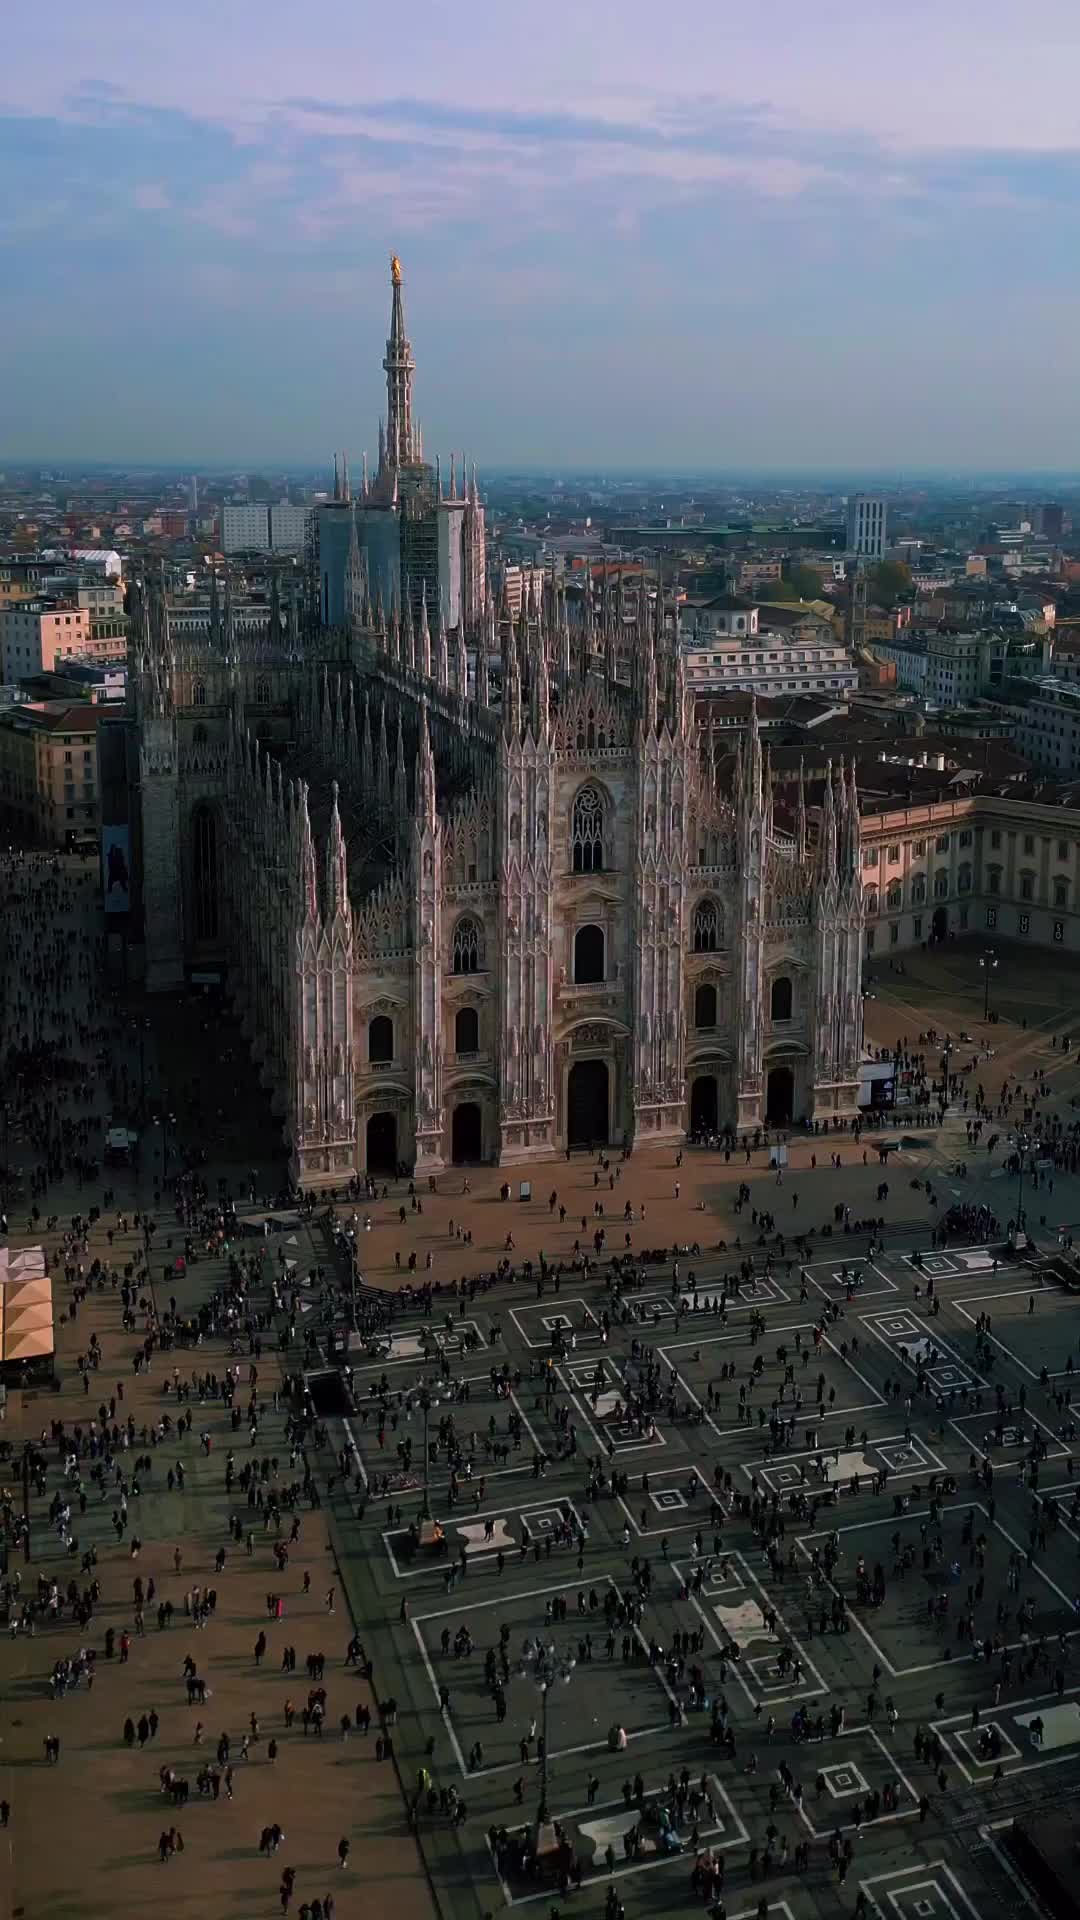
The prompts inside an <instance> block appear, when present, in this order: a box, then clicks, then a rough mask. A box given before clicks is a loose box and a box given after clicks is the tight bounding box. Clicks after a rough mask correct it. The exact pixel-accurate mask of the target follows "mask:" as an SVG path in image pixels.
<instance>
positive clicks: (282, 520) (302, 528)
mask: <svg viewBox="0 0 1080 1920" xmlns="http://www.w3.org/2000/svg"><path fill="white" fill-rule="evenodd" d="M269 516H270V551H271V553H303V551H304V546H305V544H306V541H307V532H308V525H309V523H310V519H311V509H310V508H309V507H299V506H294V505H293V504H292V503H291V501H288V500H279V501H277V502H276V504H274V505H272V506H271V507H270V510H269Z"/></svg>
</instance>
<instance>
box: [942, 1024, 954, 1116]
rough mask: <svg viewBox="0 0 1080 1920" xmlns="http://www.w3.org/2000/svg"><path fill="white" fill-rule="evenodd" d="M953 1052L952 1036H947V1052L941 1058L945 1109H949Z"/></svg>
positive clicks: (943, 1104)
mask: <svg viewBox="0 0 1080 1920" xmlns="http://www.w3.org/2000/svg"><path fill="white" fill-rule="evenodd" d="M952 1050H953V1040H952V1035H951V1034H946V1036H945V1051H944V1053H943V1054H942V1056H941V1073H942V1084H941V1099H942V1106H943V1107H947V1106H948V1104H949V1060H950V1057H951V1055H952Z"/></svg>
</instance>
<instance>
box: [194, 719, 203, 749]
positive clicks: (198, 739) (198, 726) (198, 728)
mask: <svg viewBox="0 0 1080 1920" xmlns="http://www.w3.org/2000/svg"><path fill="white" fill-rule="evenodd" d="M191 744H192V746H193V747H205V745H206V728H205V727H204V726H203V723H202V721H201V720H198V721H196V723H195V725H194V726H193V727H192V729H191Z"/></svg>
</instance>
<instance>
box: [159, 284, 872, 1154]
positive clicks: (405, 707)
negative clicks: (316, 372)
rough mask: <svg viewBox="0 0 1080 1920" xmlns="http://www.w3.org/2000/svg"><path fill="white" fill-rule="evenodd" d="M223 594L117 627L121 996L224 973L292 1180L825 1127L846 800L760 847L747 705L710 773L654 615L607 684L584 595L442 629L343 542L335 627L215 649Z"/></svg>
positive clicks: (287, 630) (756, 756) (604, 624)
mask: <svg viewBox="0 0 1080 1920" xmlns="http://www.w3.org/2000/svg"><path fill="white" fill-rule="evenodd" d="M394 296H395V310H398V309H399V307H400V275H399V273H396V275H395V287H394ZM388 357H391V356H389V355H388ZM411 377H412V368H411V356H410V358H409V364H408V365H407V367H406V368H404V369H403V368H402V366H401V361H400V357H398V358H397V359H396V360H395V362H394V366H393V369H392V371H391V370H390V369H388V417H387V421H386V424H385V427H384V429H383V433H382V449H383V458H382V461H381V463H380V471H381V473H382V475H383V484H384V485H385V484H387V479H388V467H387V463H392V462H393V460H394V459H395V458H400V457H401V456H402V455H403V454H407V455H408V458H409V459H410V460H411V461H412V462H413V463H414V465H415V464H416V459H417V442H416V439H415V430H414V429H413V428H412V426H411V420H412V413H411ZM406 400H407V404H408V414H407V419H408V422H409V433H408V435H406V434H405V432H404V428H403V424H402V418H401V408H402V407H403V406H404V405H405V403H406ZM413 480H414V481H415V474H414V475H413ZM390 484H391V485H392V476H390ZM227 598H228V596H227V595H226V604H225V607H224V611H222V609H221V608H219V607H217V606H216V604H215V608H214V610H213V612H212V616H211V622H210V626H209V628H208V631H207V633H206V634H205V636H200V637H198V638H197V639H196V640H194V641H190V640H189V642H188V643H187V644H186V645H185V646H183V647H182V648H178V647H177V646H176V645H175V644H174V642H173V640H172V636H171V629H170V619H169V609H168V606H167V604H166V602H165V600H164V597H163V596H162V595H161V593H160V592H156V591H154V590H153V589H152V588H149V587H148V588H147V589H146V590H145V591H144V593H143V597H142V602H141V605H140V606H139V607H137V609H136V617H135V620H134V622H133V626H134V630H135V638H134V641H133V646H134V647H135V649H136V657H135V658H134V659H133V669H136V670H134V671H133V673H132V675H131V679H132V685H133V727H134V736H135V740H136V743H137V756H138V788H139V807H138V831H137V836H136V859H137V866H138V869H139V872H140V874H141V885H142V904H143V919H144V927H145V944H146V978H147V985H148V987H150V988H151V989H159V990H168V989H172V988H176V987H178V986H180V985H181V984H182V983H183V981H184V979H185V977H188V976H190V974H191V972H192V971H199V970H204V969H206V968H208V967H211V966H213V967H217V968H220V969H221V970H222V971H223V972H224V975H225V978H226V981H227V985H228V989H229V991H230V993H231V994H232V995H233V997H234V999H235V1001H236V1003H237V1005H238V1007H239V1008H240V1010H241V1013H242V1016H243V1021H244V1026H245V1031H246V1033H247V1035H248V1037H249V1040H250V1044H251V1046H252V1048H253V1050H254V1053H255V1056H256V1058H257V1060H258V1062H259V1064H260V1068H261V1072H262V1075H263V1078H264V1080H265V1083H266V1085H267V1087H268V1088H269V1089H270V1092H271V1095H272V1098H273V1101H274V1104H275V1108H276V1110H277V1111H278V1112H279V1114H280V1116H281V1120H282V1125H283V1129H284V1133H285V1137H286V1140H287V1142H288V1146H289V1151H290V1156H291V1166H292V1171H293V1174H294V1177H295V1179H296V1181H297V1182H298V1184H299V1185H301V1186H303V1187H307V1188H318V1187H320V1186H330V1185H342V1184H344V1183H345V1181H346V1180H347V1179H348V1178H349V1177H350V1176H351V1175H353V1174H355V1173H359V1174H363V1173H365V1172H370V1173H372V1174H382V1173H385V1172H388V1171H391V1170H393V1169H394V1168H396V1167H398V1166H401V1165H406V1166H409V1167H410V1168H413V1169H415V1170H416V1171H417V1172H418V1173H425V1172H432V1171H436V1170H438V1169H440V1168H442V1167H444V1166H446V1165H448V1164H450V1163H454V1162H457V1163H469V1162H474V1161H481V1160H484V1161H494V1162H498V1163H499V1164H500V1165H504V1166H514V1165H518V1166H527V1165H528V1164H529V1163H530V1162H533V1161H538V1160H544V1159H548V1158H550V1157H552V1156H553V1155H555V1154H557V1153H560V1152H562V1151H564V1150H565V1149H566V1148H573V1147H589V1146H597V1145H600V1144H601V1143H609V1144H611V1145H612V1146H616V1147H618V1146H623V1145H626V1146H630V1145H633V1146H635V1147H642V1146H649V1145H658V1144H661V1143H664V1142H670V1143H674V1142H678V1141H681V1140H683V1139H684V1138H685V1137H686V1136H687V1135H688V1134H690V1135H698V1136H701V1135H709V1134H716V1133H724V1132H730V1133H731V1134H733V1135H734V1134H746V1133H748V1132H753V1131H754V1130H755V1129H757V1128H759V1127H762V1126H765V1125H767V1124H771V1125H783V1124H787V1123H791V1122H794V1123H798V1122H799V1121H801V1120H804V1119H812V1118H814V1119H823V1118H824V1119H829V1120H831V1119H833V1118H835V1117H838V1116H849V1115H851V1114H852V1113H853V1112H854V1111H855V1106H856V1097H857V1087H858V1070H859V1060H860V1054H861V1038H862V1024H861V1022H862V1000H861V992H860V984H861V982H860V956H861V951H862V912H863V908H862V886H861V876H860V846H859V808H858V799H857V794H856V792H855V787H854V782H853V780H852V779H850V778H848V777H845V775H844V773H843V771H842V770H841V771H840V772H839V774H838V776H837V777H836V778H830V779H828V780H827V781H826V782H825V783H824V786H823V787H821V788H819V789H818V791H817V792H816V793H815V794H814V795H812V796H809V797H808V796H806V795H804V793H803V791H802V788H801V786H800V789H799V793H798V798H797V802H796V804H795V806H794V807H793V808H792V810H791V813H790V816H789V818H788V819H787V822H786V825H784V826H781V824H780V823H779V822H778V820H777V819H776V818H774V808H773V799H772V788H771V782H770V779H769V774H768V767H767V762H766V756H765V754H764V751H763V748H762V744H761V740H760V737H759V733H758V727H757V723H756V718H752V719H751V722H750V725H749V726H748V728H747V730H746V732H745V734H744V736H743V738H742V741H741V744H740V747H739V751H738V753H737V754H736V755H735V756H734V760H733V762H732V763H731V764H727V763H725V764H722V765H720V764H717V762H716V760H715V759H714V749H713V747H712V746H711V745H710V744H709V742H708V740H707V739H706V738H705V737H704V736H703V735H701V734H700V732H699V729H698V728H697V727H696V725H695V722H694V718H693V706H692V702H691V700H690V698H689V696H688V693H687V689H686V685H685V680H684V672H683V662H682V654H681V651H680V647H679V642H678V632H677V621H676V620H675V619H674V617H671V618H668V617H667V616H666V613H665V608H664V603H663V596H662V594H660V593H659V592H658V593H657V595H656V597H655V600H654V601H652V602H651V603H650V601H649V599H648V597H647V596H646V595H644V594H642V596H641V598H640V601H639V606H638V609H637V613H636V615H635V621H636V625H635V630H634V647H633V654H632V658H633V667H632V672H631V676H630V678H629V679H627V678H625V677H623V675H622V673H621V671H620V668H619V661H618V655H619V647H618V644H617V639H618V637H619V636H620V635H621V634H622V633H623V630H624V624H625V623H624V622H623V620H622V612H621V609H619V608H618V607H617V606H616V605H615V604H614V602H613V601H605V603H604V604H602V605H601V606H599V607H593V606H592V605H590V604H588V603H586V606H585V611H584V617H583V619H582V620H581V621H580V622H579V623H577V624H576V625H575V626H573V627H572V626H571V624H570V622H569V620H568V618H567V610H566V606H565V603H564V602H563V599H562V596H561V594H560V593H559V591H558V590H557V588H556V587H555V585H554V584H552V586H551V588H550V590H546V591H545V592H544V593H543V594H542V595H541V596H540V600H539V602H536V601H535V600H532V599H529V600H527V601H526V604H525V605H524V606H523V607H522V609H521V613H520V616H519V617H517V618H514V617H511V615H510V614H509V613H508V612H506V611H503V610H500V608H499V607H497V606H496V605H495V604H494V602H493V599H492V597H491V595H490V593H487V592H485V594H484V596H483V600H482V603H481V604H480V606H479V609H477V607H476V606H475V605H474V606H473V608H472V614H471V617H469V616H468V612H467V609H466V606H465V603H464V601H463V603H462V611H461V617H460V618H459V620H458V622H457V624H456V625H455V626H452V627H451V626H448V625H447V623H446V622H445V620H444V618H443V610H442V609H441V608H440V606H439V605H438V604H436V605H435V606H433V607H429V604H428V597H427V594H426V592H422V593H421V595H420V598H419V601H418V602H417V601H416V598H415V596H414V594H413V592H412V591H411V590H406V591H405V592H404V593H403V594H402V595H401V597H400V599H395V600H394V601H393V602H392V603H390V604H387V603H386V602H385V601H384V600H383V598H382V595H381V593H377V594H373V592H372V586H371V580H370V575H369V571H368V567H367V565H366V562H365V555H364V551H363V549H362V546H361V543H360V539H359V535H358V532H357V531H356V530H355V523H354V530H353V531H352V532H351V533H350V551H349V555H348V561H347V569H346V584H345V604H346V613H347V618H346V622H345V624H344V625H342V626H337V627H329V628H327V627H324V626H321V625H319V624H318V621H317V618H316V617H315V611H314V609H310V608H308V609H300V608H299V607H297V606H295V605H293V606H290V607H289V608H287V609H285V608H282V607H281V606H279V605H277V604H275V605H274V606H272V608H271V609H270V622H269V627H268V630H267V632H266V633H265V634H262V635H259V636H257V637H256V638H252V637H251V636H250V635H247V636H243V637H238V636H237V634H236V633H235V631H234V623H233V622H232V621H231V619H230V616H229V608H228V604H227ZM808 798H809V799H810V800H811V801H812V804H808Z"/></svg>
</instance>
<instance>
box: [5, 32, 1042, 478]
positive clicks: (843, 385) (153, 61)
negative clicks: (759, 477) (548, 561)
mask: <svg viewBox="0 0 1080 1920" xmlns="http://www.w3.org/2000/svg"><path fill="white" fill-rule="evenodd" d="M1028 23H1030V24H1028ZM1078 56H1080V8H1078V7H1077V6H1076V5H1075V0H1042V4H1041V5H1040V6H1039V7H1038V8H1037V9H1034V10H1032V11H1031V12H1030V13H1024V12H1022V10H1020V9H1018V8H1016V7H1015V5H1013V4H1008V5H1006V4H1003V0H979V3H978V4H976V0H944V4H942V0H937V3H936V4H934V5H930V4H928V0H909V4H907V5H906V6H905V7H904V8H903V9H902V10H898V9H896V8H894V7H890V6H886V5H885V4H884V0H858V4H857V3H856V0H814V3H813V4H812V5H807V4H806V0H798V4H796V0H758V4H757V5H756V6H755V7H754V8H752V9H746V8H743V7H734V6H733V5H732V4H731V0H668V5H667V6H666V7H663V8H658V7H657V6H656V5H655V0H650V4H648V5H646V4H645V0H547V3H546V4H545V5H543V6H542V7H541V6H538V5H535V4H533V0H518V4H516V5H515V4H510V3H508V0H494V3H493V0H472V3H471V4H470V5H469V6H468V7H466V8H458V7H454V6H451V5H450V4H448V0H410V5H409V6H408V7H407V8H406V7H397V8H395V7H387V6H386V5H385V4H384V0H379V4H378V5H375V4H373V3H372V0H322V4H321V5H320V6H319V7H317V8H298V7H297V6H296V5H295V3H294V0H291V3H290V4H289V5H286V4H284V0H263V4H260V5H257V6H256V5H254V4H252V3H251V0H213V4H211V0H188V3H187V4H186V5H185V6H184V7H183V8H179V9H172V10H170V11H169V12H167V13H161V12H159V11H158V10H156V9H151V8H149V7H147V6H146V5H145V0H143V3H142V4H140V5H138V6H136V5H134V4H132V0H100V4H98V5H97V6H95V7H94V8H93V9H89V8H86V7H84V6H82V5H80V6H78V7H76V6H75V5H73V4H72V3H71V0H58V4H54V6H53V7H51V8H49V9H47V10H46V9H42V10H40V11H35V10H33V9H31V8H28V7H19V8H17V9H15V10H14V13H13V15H12V17H11V19H10V20H8V21H7V22H6V23H5V48H4V61H3V65H2V68H0V177H2V178H3V180H4V186H5V191H4V196H3V203H2V205H0V276H2V279H0V284H2V285H3V288H4V325H3V328H2V330H0V379H2V382H3V393H4V396H5V397H4V403H3V412H2V414H0V461H2V460H3V459H5V458H6V459H14V458H22V457H35V456H41V457H45V458H49V457H53V458H63V457H71V458H101V459H113V458H115V459H131V460H136V459H138V460H146V459H148V460H153V459H161V460H178V461H183V462H188V461H190V462H197V461H200V460H205V461H208V462H209V461H222V460H233V459H235V460H236V461H238V462H255V461H259V462H273V461H289V460H302V459H315V458H322V457H325V456H326V455H327V454H328V452H329V450H330V449H331V448H333V447H335V446H345V447H347V448H348V450H349V452H350V454H351V456H352V457H353V459H354V460H355V461H356V462H357V463H358V462H359V456H360V452H361V449H362V448H364V447H365V446H366V447H367V448H368V450H369V453H370V452H373V450H374V446H375V439H376V425H377V419H378V412H379V408H380V404H381V399H382V392H381V379H382V376H381V370H380V366H379V362H380V359H381V356H382V351H383V339H384V336H385V332H386V319H387V309H388V287H387V278H388V275H387V262H388V256H389V254H390V252H391V250H393V249H396V250H397V251H398V252H399V253H400V254H401V255H402V258H403V260H404V264H405V272H406V298H407V313H408V319H409V329H410V333H411V336H412V340H413V346H414V350H415V353H416V357H417V360H418V363H419V372H418V377H417V403H418V412H419V416H420V418H421V420H422V422H423V425H424V433H425V448H426V450H427V451H428V452H429V454H432V453H434V452H435V450H436V449H438V448H444V449H446V450H447V452H448V451H449V448H450V447H451V446H454V447H461V446H464V447H465V449H466V451H467V452H468V454H469V457H470V458H475V459H477V460H478V461H479V462H480V463H481V465H484V464H485V463H486V464H489V465H493V464H500V465H504V464H509V463H515V462H520V463H530V464H542V465H545V466H559V465H565V466H567V467H573V466H581V465H601V464H609V465H610V466H612V467H626V466H650V465H663V466H683V467H710V466H715V467H718V468H724V469H728V470H730V469H731V468H733V467H740V466H747V467H748V466H768V467H778V466H791V467H803V468H806V467H830V468H836V467H841V468H842V467H845V466H850V467H856V468H857V467H873V468H877V469H889V470H892V471H899V472H902V471H916V470H925V469H929V468H947V469H950V470H956V469H959V468H964V467H967V468H975V469H978V468H983V467H988V468H991V467H992V468H995V469H1002V468H1010V467H1012V468H1016V467H1038V468H1042V469H1046V468H1053V467H1061V468H1068V469H1071V470H1072V469H1078V468H1080V452H1078V450H1080V381H1078V380H1077V377H1076V373H1077V369H1076V360H1077V350H1076V345H1075V342H1076V338H1077V331H1078V318H1080V244H1078V240H1080V234H1078V231H1077V229H1078V225H1080V214H1078V211H1077V209H1078V207H1080V111H1078V109H1077V106H1076V99H1075V95H1076V88H1075V75H1076V72H1077V69H1078Z"/></svg>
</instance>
